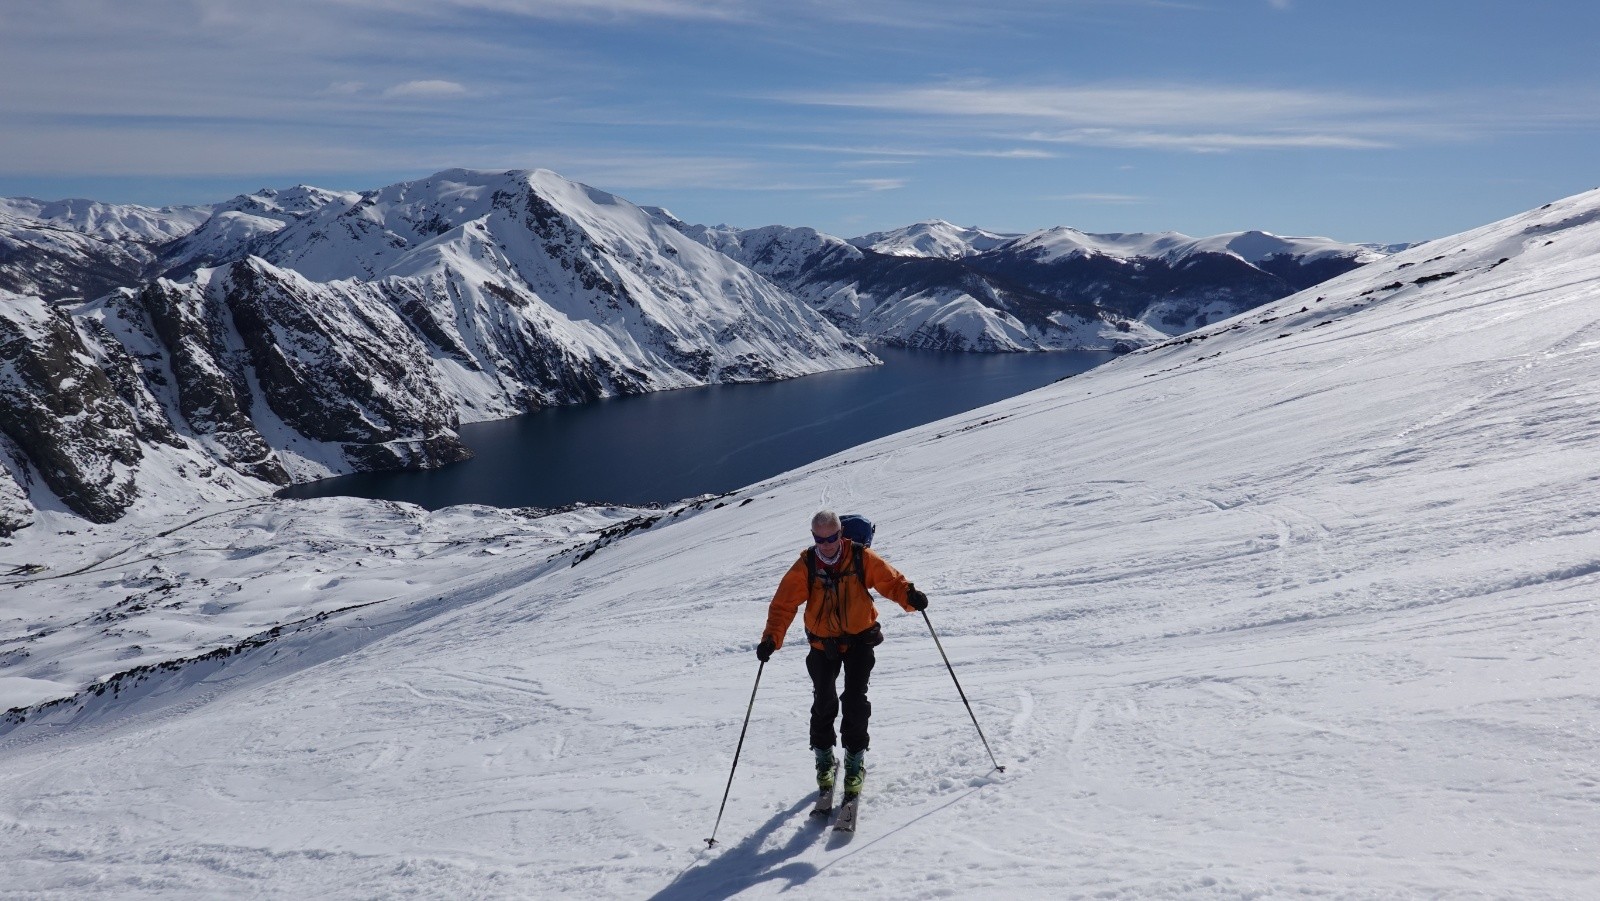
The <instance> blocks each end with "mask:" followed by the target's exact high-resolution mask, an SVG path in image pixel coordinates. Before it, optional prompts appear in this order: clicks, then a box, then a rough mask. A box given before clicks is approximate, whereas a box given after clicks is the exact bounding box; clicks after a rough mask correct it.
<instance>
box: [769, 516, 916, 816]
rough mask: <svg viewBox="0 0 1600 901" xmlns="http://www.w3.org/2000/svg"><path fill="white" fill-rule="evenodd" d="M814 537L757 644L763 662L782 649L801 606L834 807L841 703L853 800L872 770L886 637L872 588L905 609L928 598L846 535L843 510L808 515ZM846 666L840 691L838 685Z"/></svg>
mask: <svg viewBox="0 0 1600 901" xmlns="http://www.w3.org/2000/svg"><path fill="white" fill-rule="evenodd" d="M811 538H812V541H813V544H812V546H811V547H809V548H807V549H806V550H805V551H803V552H802V553H801V554H800V559H798V560H796V561H795V562H794V565H793V566H791V567H789V571H788V572H786V573H784V575H783V579H782V581H780V582H779V583H778V591H777V593H776V594H774V595H773V597H772V604H771V606H770V607H769V608H768V610H767V628H766V631H765V632H763V633H762V635H761V643H760V644H759V645H757V646H756V657H757V658H759V659H760V660H761V662H762V663H766V662H767V660H769V659H770V658H771V657H772V652H773V651H776V650H777V649H778V648H781V647H783V637H784V634H785V633H786V632H788V631H789V624H790V623H792V622H793V621H794V615H795V613H796V612H797V611H799V609H800V606H801V605H802V604H804V605H805V608H806V618H805V629H806V638H807V640H808V641H810V643H811V653H809V654H807V655H806V671H807V672H809V673H810V674H811V682H812V686H813V689H814V695H813V699H812V702H811V749H812V751H813V752H814V753H815V755H816V763H817V788H818V789H819V790H820V792H819V793H820V795H821V796H823V797H824V798H826V799H829V800H828V802H827V803H829V804H830V805H831V798H832V796H833V784H834V773H835V771H836V769H837V767H836V761H835V758H834V754H833V746H834V744H835V743H836V742H835V739H836V736H835V733H834V727H833V721H834V718H835V717H837V716H838V715H839V708H840V705H841V702H842V704H843V707H844V721H843V723H842V724H841V729H840V731H841V732H842V734H843V739H844V750H845V758H844V794H845V802H846V804H847V805H848V804H850V802H852V801H853V800H854V798H855V797H856V796H858V795H860V793H861V786H862V784H863V783H864V781H865V779H866V775H867V770H866V753H867V744H868V735H867V720H868V719H869V718H870V717H871V716H872V704H871V702H869V701H868V700H867V679H868V677H869V676H870V675H871V674H872V665H873V663H875V662H876V659H877V658H876V656H875V654H874V653H873V650H872V649H873V648H875V647H877V646H878V645H879V644H880V643H882V641H883V631H882V630H881V629H880V628H879V627H878V611H877V608H876V607H874V606H873V603H872V595H870V594H868V593H867V589H868V588H872V589H876V590H877V592H878V593H879V594H881V595H883V596H884V597H887V598H889V599H890V600H892V601H894V602H895V603H897V604H899V605H900V606H901V607H904V608H905V609H906V610H907V611H908V612H910V611H916V610H924V609H926V608H927V606H928V596H927V595H925V594H923V593H922V592H920V591H918V590H917V588H916V586H915V585H913V584H911V583H910V582H908V581H906V577H905V576H902V575H901V574H900V572H899V571H898V570H896V569H895V568H894V567H893V566H890V565H889V564H888V563H887V562H885V561H884V559H883V558H882V557H879V556H878V555H877V553H875V552H874V551H873V550H872V549H871V548H868V547H865V546H864V545H860V544H857V543H855V542H853V541H851V540H850V539H848V538H845V537H844V528H843V526H842V525H841V523H840V521H839V515H838V514H837V513H834V512H833V511H832V510H823V511H821V512H819V513H817V515H816V516H813V517H812V518H811ZM841 668H842V669H843V670H844V694H843V695H842V696H841V695H840V694H839V690H838V686H837V681H838V678H839V671H840V669H841ZM822 803H823V801H821V800H819V802H818V804H819V807H818V812H819V813H821V812H823V811H825V810H826V808H823V807H822V806H821V805H822Z"/></svg>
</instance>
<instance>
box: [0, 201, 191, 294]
mask: <svg viewBox="0 0 1600 901" xmlns="http://www.w3.org/2000/svg"><path fill="white" fill-rule="evenodd" d="M209 215H210V211H209V209H207V208H205V207H162V208H161V209H153V208H151V207H144V206H131V205H125V204H109V203H99V202H97V201H92V200H60V201H53V202H47V201H42V200H34V199H32V198H29V197H13V198H0V291H12V292H15V293H19V294H31V295H35V296H38V297H43V298H45V299H46V300H52V301H55V300H70V299H80V300H81V299H84V298H91V297H98V296H100V295H102V294H105V293H106V292H108V291H113V290H115V289H117V288H119V287H122V286H125V285H130V284H135V283H137V282H138V281H139V279H140V277H141V276H142V275H143V273H144V272H145V269H146V268H147V267H148V266H149V265H150V264H151V262H152V261H153V260H154V259H155V257H156V254H157V252H158V248H160V247H161V246H162V245H164V244H166V243H167V242H170V241H171V240H172V239H174V238H176V237H178V236H181V235H184V234H187V233H188V232H190V231H191V230H193V229H194V228H195V227H196V226H197V225H199V224H200V223H201V222H203V221H205V219H206V217H207V216H209Z"/></svg>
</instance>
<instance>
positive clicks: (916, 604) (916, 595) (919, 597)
mask: <svg viewBox="0 0 1600 901" xmlns="http://www.w3.org/2000/svg"><path fill="white" fill-rule="evenodd" d="M906 603H907V604H910V605H911V609H912V610H926V609H928V596H927V595H925V594H923V593H922V592H920V591H918V590H917V586H915V585H912V586H909V587H907V588H906Z"/></svg>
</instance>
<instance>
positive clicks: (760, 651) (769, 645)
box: [756, 635, 778, 663]
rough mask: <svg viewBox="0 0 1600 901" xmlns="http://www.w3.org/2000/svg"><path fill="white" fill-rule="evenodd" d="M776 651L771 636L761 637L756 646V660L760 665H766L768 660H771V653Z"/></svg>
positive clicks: (775, 645)
mask: <svg viewBox="0 0 1600 901" xmlns="http://www.w3.org/2000/svg"><path fill="white" fill-rule="evenodd" d="M777 649H778V646H777V644H775V643H774V642H773V640H772V636H771V635H763V636H761V643H760V644H758V645H756V659H757V660H759V661H761V662H762V663H766V662H767V661H768V660H771V659H772V652H773V651H776V650H777Z"/></svg>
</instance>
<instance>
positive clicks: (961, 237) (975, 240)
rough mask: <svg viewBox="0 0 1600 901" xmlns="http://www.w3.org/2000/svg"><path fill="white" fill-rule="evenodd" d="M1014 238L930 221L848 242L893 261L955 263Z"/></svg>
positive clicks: (938, 221)
mask: <svg viewBox="0 0 1600 901" xmlns="http://www.w3.org/2000/svg"><path fill="white" fill-rule="evenodd" d="M1017 237H1019V236H1018V235H1015V234H1002V233H1000V232H991V231H985V230H984V229H981V228H976V227H963V226H960V225H952V224H950V223H949V222H946V221H944V220H943V219H929V220H927V221H925V222H917V223H914V224H912V225H907V226H905V227H904V228H897V229H893V230H891V231H883V232H873V233H872V234H870V235H862V236H860V237H857V238H851V239H850V243H851V244H853V245H855V246H856V247H861V248H864V249H866V250H872V251H876V252H878V253H881V254H884V255H886V256H892V257H941V258H944V259H947V260H955V259H960V258H962V257H970V256H973V255H974V254H979V253H983V252H985V251H989V250H993V249H995V248H996V247H999V246H1000V245H1001V244H1004V243H1006V242H1007V241H1010V240H1012V239H1014V238H1017Z"/></svg>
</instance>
